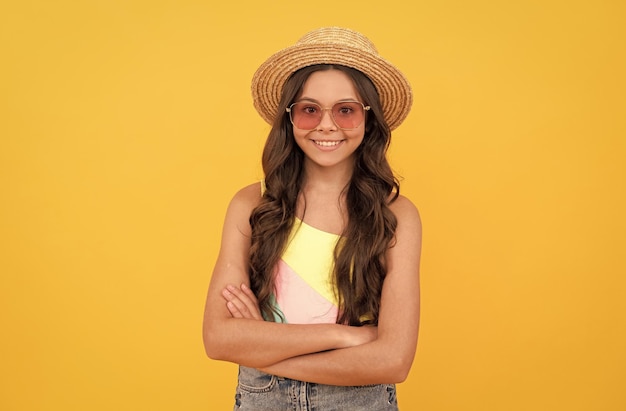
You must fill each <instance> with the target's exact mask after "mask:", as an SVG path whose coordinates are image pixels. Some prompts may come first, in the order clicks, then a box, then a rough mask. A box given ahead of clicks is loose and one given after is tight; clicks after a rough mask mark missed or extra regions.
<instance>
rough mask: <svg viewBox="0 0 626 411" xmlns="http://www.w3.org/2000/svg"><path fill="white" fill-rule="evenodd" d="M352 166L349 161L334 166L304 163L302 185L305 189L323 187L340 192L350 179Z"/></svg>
mask: <svg viewBox="0 0 626 411" xmlns="http://www.w3.org/2000/svg"><path fill="white" fill-rule="evenodd" d="M353 170H354V166H353V164H352V163H351V162H349V163H347V164H341V165H337V166H335V167H321V166H319V165H317V164H314V163H312V162H307V161H305V164H304V186H305V187H306V188H307V189H324V190H333V191H338V192H341V191H343V190H344V189H345V188H346V186H347V185H348V183H349V182H350V179H351V178H352V172H353Z"/></svg>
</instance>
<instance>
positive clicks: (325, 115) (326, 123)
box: [317, 108, 337, 130]
mask: <svg viewBox="0 0 626 411" xmlns="http://www.w3.org/2000/svg"><path fill="white" fill-rule="evenodd" d="M331 110H332V109H331V108H324V109H322V118H321V119H320V123H319V124H318V126H317V127H318V128H319V129H320V130H336V129H337V125H336V124H335V119H334V118H333V114H332V112H331Z"/></svg>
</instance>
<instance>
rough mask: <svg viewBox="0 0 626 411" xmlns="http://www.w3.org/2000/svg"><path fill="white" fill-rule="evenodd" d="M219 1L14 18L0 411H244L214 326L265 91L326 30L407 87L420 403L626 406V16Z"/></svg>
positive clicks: (413, 378) (403, 137) (518, 6)
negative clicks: (222, 258)
mask: <svg viewBox="0 0 626 411" xmlns="http://www.w3.org/2000/svg"><path fill="white" fill-rule="evenodd" d="M212 3H215V2H211V1H190V0H183V1H165V0H151V1H137V0H132V1H121V0H117V1H95V0H93V1H69V0H59V1H27V0H26V1H3V2H2V5H0V41H1V43H0V188H1V199H0V271H1V277H0V278H1V280H0V281H1V283H0V304H1V305H0V307H1V309H0V318H1V323H0V327H1V328H0V330H1V331H0V333H1V335H2V337H1V338H0V347H1V349H2V365H1V366H0V375H1V378H2V380H1V381H0V390H1V392H2V394H1V395H0V409H2V410H81V411H82V410H218V409H230V407H231V404H232V400H231V399H232V396H233V390H234V386H235V378H236V376H235V367H234V366H233V365H230V364H224V363H218V362H214V361H210V360H208V359H207V358H206V357H205V356H204V352H203V348H202V343H201V333H200V329H201V320H202V309H203V304H204V294H205V290H206V287H207V285H208V282H209V277H210V272H211V268H212V264H213V262H214V260H215V257H216V253H217V249H218V242H219V234H220V230H221V222H222V217H223V213H224V211H225V206H226V204H227V202H228V200H229V199H230V197H231V196H232V194H233V193H234V192H235V190H236V189H238V188H239V187H241V186H243V185H245V184H248V183H250V182H252V181H255V180H256V179H258V178H259V177H261V172H260V166H259V156H260V150H261V147H262V144H263V141H264V137H265V135H266V133H267V131H268V127H267V125H265V124H264V123H263V122H262V121H261V120H260V118H258V116H257V114H256V112H255V111H254V109H253V107H252V102H251V98H250V94H249V81H250V78H251V76H252V74H253V72H254V70H255V69H256V67H257V66H258V65H259V64H260V63H261V62H262V61H263V60H264V59H265V58H266V57H267V56H269V55H270V54H271V53H272V52H274V51H276V50H278V49H279V48H282V47H285V46H287V45H290V44H291V43H293V42H294V41H295V40H296V39H297V38H298V37H299V36H300V35H302V34H304V33H305V32H306V31H308V30H310V29H313V28H316V27H319V26H322V25H344V26H348V27H352V28H354V29H357V30H359V31H362V32H364V33H366V34H367V35H368V36H369V37H370V38H371V39H372V40H373V41H374V42H375V43H376V45H377V46H378V48H379V50H380V52H381V54H383V55H384V56H385V57H387V58H388V59H390V60H391V61H393V62H394V63H395V64H396V65H398V66H399V67H400V68H402V69H403V70H404V72H405V73H406V75H407V76H408V77H409V79H410V80H411V81H412V83H413V86H414V89H415V104H414V106H413V112H412V114H411V116H410V117H409V119H408V120H407V121H406V123H405V124H404V125H403V126H402V127H401V128H400V129H398V130H397V132H396V133H394V141H393V147H392V149H391V152H390V157H391V160H392V162H393V165H394V167H395V169H396V170H397V171H398V173H399V174H401V175H402V176H403V177H404V183H403V193H404V194H406V195H407V196H409V197H410V198H412V199H413V200H414V202H415V203H416V204H417V205H418V206H419V208H420V210H421V212H422V217H423V221H424V250H423V251H424V254H423V265H422V272H423V316H422V329H421V335H420V343H419V348H418V355H417V358H416V361H415V364H414V367H413V370H412V372H411V375H410V377H409V379H408V380H407V381H406V383H404V384H402V385H401V386H400V387H399V390H400V401H401V406H402V407H403V409H404V410H429V411H434V410H450V411H452V410H455V411H456V410H476V411H491V410H493V411H500V410H507V411H516V410H520V411H521V410H533V411H535V410H546V411H547V410H568V411H574V410H623V409H626V394H624V392H625V391H624V388H623V385H624V380H625V378H626V374H625V373H626V371H625V370H626V358H625V357H626V354H625V353H626V350H624V347H625V346H626V331H625V324H624V314H625V313H626V303H625V302H624V301H626V299H624V294H625V291H626V290H625V288H626V287H625V285H626V281H625V280H624V275H625V274H626V264H625V263H624V252H625V249H626V247H625V245H626V244H625V241H624V240H625V239H624V237H625V232H626V219H625V218H624V210H626V204H625V200H624V189H625V182H624V177H625V176H626V170H625V166H624V163H625V160H624V158H625V156H626V149H625V145H626V143H625V140H626V124H625V120H624V118H625V111H626V110H625V108H626V107H625V103H624V102H625V101H626V99H625V97H624V96H625V95H626V87H625V86H626V84H625V80H624V77H625V76H624V73H626V62H625V57H624V44H625V40H626V36H625V35H626V30H625V28H624V17H625V16H626V7H625V6H624V2H621V1H617V0H616V1H608V0H605V1H556V0H551V1H539V0H536V1H527V2H526V1H525V2H504V1H501V2H500V1H486V0H482V1H454V0H442V1H403V2H398V4H394V2H389V1H369V0H362V1H353V2H343V1H325V0H320V1H314V2H293V1H290V2H275V3H276V4H275V5H268V3H270V2H258V1H238V2H220V4H219V5H214V4H212Z"/></svg>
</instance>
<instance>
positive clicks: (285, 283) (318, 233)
mask: <svg viewBox="0 0 626 411" xmlns="http://www.w3.org/2000/svg"><path fill="white" fill-rule="evenodd" d="M340 238H341V236H339V235H337V234H332V233H328V232H325V231H322V230H319V229H317V228H314V227H312V226H310V225H308V224H307V223H305V222H304V221H302V220H300V219H299V218H296V219H295V221H294V224H293V228H292V229H291V233H290V235H289V239H288V242H287V247H286V249H285V252H284V253H283V255H282V257H281V259H280V260H279V261H278V264H277V265H276V268H275V275H276V279H275V290H274V296H273V297H274V298H273V301H272V303H273V304H274V307H275V308H276V309H277V310H278V311H279V312H280V313H281V314H282V317H283V318H282V319H281V318H278V317H277V318H275V321H277V322H285V323H290V324H316V323H335V322H336V321H337V312H338V310H337V299H336V297H335V294H334V292H333V285H332V281H331V275H332V271H333V263H334V250H335V247H336V245H337V242H338V241H339V240H340Z"/></svg>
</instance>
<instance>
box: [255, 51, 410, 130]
mask: <svg viewBox="0 0 626 411" xmlns="http://www.w3.org/2000/svg"><path fill="white" fill-rule="evenodd" d="M315 64H338V65H342V66H347V67H352V68H355V69H357V70H359V71H361V72H362V73H364V74H365V75H366V76H367V77H369V78H370V80H372V82H373V83H374V86H376V90H377V91H378V94H379V96H380V101H381V105H382V109H383V115H384V116H385V120H386V121H387V124H388V125H389V128H390V129H391V130H393V129H395V128H397V127H398V126H399V125H400V124H401V123H402V121H404V119H405V118H406V116H407V115H408V114H409V111H410V110H411V104H412V103H413V95H412V92H411V85H410V84H409V82H408V80H407V79H406V78H405V77H404V75H403V74H402V73H401V72H400V71H399V70H398V69H397V68H396V67H395V66H393V65H392V64H391V63H389V62H387V61H386V60H384V59H383V58H381V57H380V56H378V55H377V54H374V53H371V52H369V51H367V50H363V49H358V48H353V47H345V46H340V45H337V44H296V45H294V46H291V47H288V48H286V49H283V50H281V51H279V52H277V53H275V54H274V55H272V56H271V57H270V58H269V59H267V61H265V63H263V64H262V65H261V66H260V67H259V68H258V69H257V71H256V73H255V74H254V76H253V78H252V98H253V101H254V107H255V108H256V110H257V111H258V112H259V114H260V115H261V117H262V118H263V119H264V120H265V121H267V122H268V123H270V124H272V123H273V122H274V119H275V118H276V115H277V114H278V103H279V102H280V97H281V94H282V91H283V86H284V85H285V82H286V81H287V79H288V78H289V76H290V75H291V74H292V73H294V72H295V71H297V70H299V69H301V68H303V67H307V66H312V65H315Z"/></svg>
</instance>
